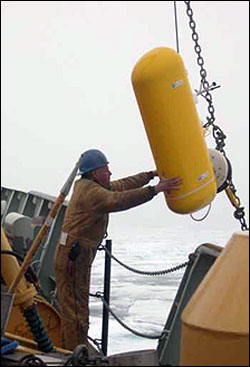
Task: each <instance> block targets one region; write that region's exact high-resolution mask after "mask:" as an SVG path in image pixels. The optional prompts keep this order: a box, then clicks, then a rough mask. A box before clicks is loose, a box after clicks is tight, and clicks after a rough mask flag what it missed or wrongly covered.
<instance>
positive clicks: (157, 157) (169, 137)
mask: <svg viewBox="0 0 250 367" xmlns="http://www.w3.org/2000/svg"><path fill="white" fill-rule="evenodd" d="M132 84H133V88H134V92H135V95H136V99H137V102H138V105H139V109H140V112H141V115H142V119H143V122H144V126H145V130H146V133H147V137H148V140H149V144H150V147H151V151H152V154H153V157H154V161H155V164H156V167H157V171H158V175H159V177H167V178H169V177H172V176H176V175H178V176H180V177H182V179H183V185H182V187H181V189H180V190H178V191H176V190H173V191H172V192H171V196H170V197H167V196H166V195H165V198H166V202H167V205H168V206H169V208H170V209H171V210H173V211H174V212H176V213H180V214H186V213H192V212H195V211H197V210H199V209H201V208H203V207H205V206H206V205H208V204H209V203H210V202H211V201H212V200H213V198H214V197H215V195H216V191H217V186H216V181H215V177H214V172H213V167H212V163H211V160H210V157H209V152H208V149H207V146H206V142H205V139H204V134H203V130H202V127H201V124H200V120H199V116H198V113H197V111H196V107H195V103H194V98H193V94H192V91H191V88H190V85H189V81H188V78H187V73H186V70H185V67H184V63H183V61H182V58H181V56H180V55H179V54H178V53H177V52H175V51H174V50H172V49H171V48H166V47H159V48H155V49H153V50H152V51H149V52H148V53H146V54H145V55H144V56H143V57H142V58H141V59H140V60H139V61H138V62H137V64H136V65H135V67H134V70H133V72H132Z"/></svg>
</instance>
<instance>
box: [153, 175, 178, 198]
mask: <svg viewBox="0 0 250 367" xmlns="http://www.w3.org/2000/svg"><path fill="white" fill-rule="evenodd" d="M182 182H183V180H182V178H181V177H179V176H174V177H170V178H161V179H160V181H159V183H158V184H157V185H156V186H155V192H156V194H158V193H159V192H165V193H166V194H167V195H169V194H170V192H171V190H179V189H180V187H181V185H182Z"/></svg>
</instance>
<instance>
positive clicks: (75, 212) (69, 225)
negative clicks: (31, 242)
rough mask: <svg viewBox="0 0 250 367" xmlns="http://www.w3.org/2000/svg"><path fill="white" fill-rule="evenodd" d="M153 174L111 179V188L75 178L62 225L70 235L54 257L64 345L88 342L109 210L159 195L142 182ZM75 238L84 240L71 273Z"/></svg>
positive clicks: (64, 231)
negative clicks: (93, 284)
mask: <svg viewBox="0 0 250 367" xmlns="http://www.w3.org/2000/svg"><path fill="white" fill-rule="evenodd" d="M153 177H154V175H153V173H152V172H144V173H139V174H137V175H134V176H130V177H127V178H124V179H121V180H118V181H113V182H111V183H110V189H106V188H104V187H102V186H101V185H100V184H98V183H96V182H94V181H92V180H89V179H83V178H82V179H79V180H78V181H76V182H75V185H74V191H73V194H72V197H71V199H70V201H69V204H68V207H67V210H66V214H65V220H64V224H63V227H62V232H63V233H66V235H65V237H66V239H65V237H64V241H62V240H60V241H59V244H58V246H57V249H56V252H55V257H54V266H55V276H56V284H57V290H58V301H59V305H60V308H61V316H62V341H63V347H64V348H66V349H70V350H73V349H74V348H75V347H76V346H77V345H78V344H86V345H88V343H87V333H88V327H89V288H90V270H91V264H92V262H93V260H94V257H95V253H96V250H97V247H98V246H99V244H100V243H101V241H102V240H103V238H104V236H105V233H106V230H107V225H108V213H111V212H118V211H123V210H127V209H129V208H132V207H135V206H137V205H140V204H143V203H145V202H147V201H149V200H151V199H152V198H153V196H154V195H155V191H154V189H153V187H152V186H146V187H142V186H144V185H146V184H147V183H148V182H149V181H150V180H151V179H152V178H153ZM61 238H62V237H61ZM75 242H79V244H80V254H79V256H78V257H77V258H76V260H75V261H73V262H71V264H72V265H73V270H74V273H73V276H72V277H70V276H69V275H68V272H67V266H68V264H69V259H68V254H69V251H70V249H71V247H72V244H73V243H75Z"/></svg>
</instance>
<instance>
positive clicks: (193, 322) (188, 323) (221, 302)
mask: <svg viewBox="0 0 250 367" xmlns="http://www.w3.org/2000/svg"><path fill="white" fill-rule="evenodd" d="M181 366H249V232H248V231H245V232H236V233H234V235H233V236H232V237H231V239H230V241H229V242H228V244H227V245H226V247H225V248H224V249H223V251H222V253H221V254H220V256H219V257H218V259H217V260H216V262H215V263H214V265H213V266H212V267H211V269H210V270H209V272H208V273H207V274H206V276H205V277H204V279H203V280H202V282H201V283H200V285H199V286H198V288H197V289H196V291H195V293H194V294H193V296H192V297H191V299H190V301H189V303H188V304H187V306H186V307H185V309H184V311H183V313H182V326H181Z"/></svg>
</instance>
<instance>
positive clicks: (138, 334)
mask: <svg viewBox="0 0 250 367" xmlns="http://www.w3.org/2000/svg"><path fill="white" fill-rule="evenodd" d="M92 296H94V297H96V298H100V299H101V301H102V302H103V304H104V306H105V307H106V308H107V309H108V311H109V312H110V314H111V315H112V316H113V317H114V319H115V320H116V321H117V322H118V323H119V324H120V325H121V326H123V327H124V328H125V329H126V330H128V331H130V332H131V333H132V334H135V335H137V336H140V337H142V338H147V339H160V338H162V337H163V336H164V335H165V333H166V332H165V330H163V332H162V333H161V334H159V335H153V334H143V333H141V332H139V331H137V330H134V329H132V328H131V327H129V326H128V325H126V324H125V323H124V322H123V321H122V320H121V319H120V318H119V317H118V316H117V315H116V314H115V313H114V311H112V309H111V308H110V307H109V305H108V304H107V302H106V301H105V300H104V297H103V295H102V294H101V293H100V292H96V294H95V295H92Z"/></svg>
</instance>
